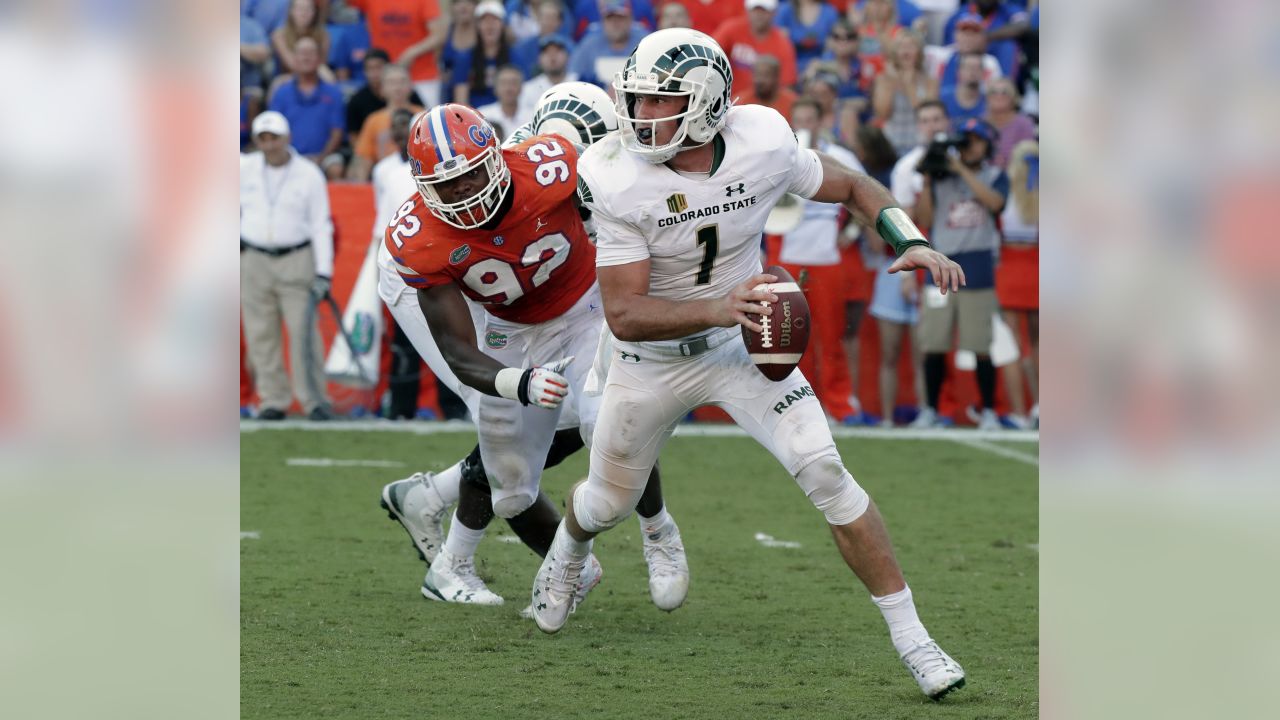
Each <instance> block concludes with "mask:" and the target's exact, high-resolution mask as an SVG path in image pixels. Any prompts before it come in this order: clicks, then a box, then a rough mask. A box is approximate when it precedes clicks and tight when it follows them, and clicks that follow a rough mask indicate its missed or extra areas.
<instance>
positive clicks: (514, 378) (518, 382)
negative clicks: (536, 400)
mask: <svg viewBox="0 0 1280 720" xmlns="http://www.w3.org/2000/svg"><path fill="white" fill-rule="evenodd" d="M532 370H533V368H530V369H529V370H522V369H520V368H502V369H501V370H499V371H498V375H497V377H495V378H494V379H493V387H494V389H495V390H497V391H498V395H500V396H502V397H504V398H506V399H508V400H516V401H518V402H519V403H521V404H522V405H528V404H529V393H528V391H527V390H525V387H526V386H527V385H528V383H526V382H525V381H524V380H525V373H528V372H531V371H532Z"/></svg>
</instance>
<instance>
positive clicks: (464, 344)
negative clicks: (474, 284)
mask: <svg viewBox="0 0 1280 720" xmlns="http://www.w3.org/2000/svg"><path fill="white" fill-rule="evenodd" d="M418 305H419V306H420V307H421V308H422V314H423V316H425V317H426V318H427V327H428V328H430V329H431V336H432V337H433V338H434V339H435V341H436V347H438V348H440V355H441V356H442V357H443V358H444V361H445V362H446V363H448V364H449V369H450V370H452V371H453V374H454V375H456V376H458V380H459V381H460V382H462V384H463V385H467V386H469V387H473V388H475V389H476V390H479V391H480V392H482V393H484V394H486V395H493V396H495V397H504V398H508V399H510V400H517V401H519V402H521V403H522V404H525V405H537V406H539V407H544V408H554V407H555V406H557V405H559V404H560V403H561V402H562V401H563V400H564V398H565V396H566V395H568V394H569V381H568V380H567V379H565V377H564V375H562V374H561V373H562V372H563V370H564V368H565V366H566V365H568V364H569V362H570V361H572V360H573V358H571V357H570V358H566V359H564V360H561V361H559V362H557V363H554V364H553V365H551V366H549V367H531V368H524V369H521V368H509V367H507V366H506V365H503V364H502V363H500V362H498V361H497V360H494V359H493V358H491V357H489V356H488V355H485V354H484V353H483V352H481V351H480V348H478V347H476V334H475V328H473V327H472V326H471V311H470V309H468V308H467V301H466V300H465V299H464V298H463V297H462V292H461V291H460V290H458V288H457V287H455V286H453V285H437V286H435V287H431V288H427V289H425V290H418Z"/></svg>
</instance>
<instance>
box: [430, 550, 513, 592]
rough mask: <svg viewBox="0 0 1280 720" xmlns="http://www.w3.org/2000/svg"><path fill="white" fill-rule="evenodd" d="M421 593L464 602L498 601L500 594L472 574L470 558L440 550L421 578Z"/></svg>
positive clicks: (472, 560) (472, 561)
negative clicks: (425, 574) (424, 575)
mask: <svg viewBox="0 0 1280 720" xmlns="http://www.w3.org/2000/svg"><path fill="white" fill-rule="evenodd" d="M422 596H423V597H425V598H427V599H428V600H443V601H445V602H452V603H465V604H468V605H501V604H502V603H503V600H502V596H501V595H498V594H496V593H494V592H492V591H491V590H489V588H488V587H486V586H485V584H484V581H483V580H481V579H480V576H479V575H477V574H476V565H475V559H474V558H461V557H457V556H456V555H454V554H453V553H451V552H449V551H448V550H441V551H440V554H439V555H437V556H436V559H435V560H434V561H433V562H432V563H431V569H429V570H427V576H426V577H425V578H423V580H422Z"/></svg>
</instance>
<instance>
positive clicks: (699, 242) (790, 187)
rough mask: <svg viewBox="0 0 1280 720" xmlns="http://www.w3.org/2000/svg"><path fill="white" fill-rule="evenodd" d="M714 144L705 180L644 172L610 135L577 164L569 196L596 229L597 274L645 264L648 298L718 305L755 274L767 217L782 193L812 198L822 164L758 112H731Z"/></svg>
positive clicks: (784, 127) (753, 108) (781, 125)
mask: <svg viewBox="0 0 1280 720" xmlns="http://www.w3.org/2000/svg"><path fill="white" fill-rule="evenodd" d="M719 137H720V138H721V139H722V140H723V145H722V146H721V147H722V148H723V156H722V157H720V158H719V163H718V164H715V163H713V165H712V172H711V175H710V176H705V175H682V174H680V173H677V172H676V171H674V170H672V169H671V168H669V167H667V166H666V165H653V164H651V163H649V162H648V161H646V160H644V159H643V158H641V157H639V156H636V155H634V154H632V153H629V152H627V151H626V150H625V149H624V148H623V146H622V143H621V140H620V136H619V134H618V133H616V132H615V133H611V134H610V135H609V136H608V137H606V138H605V139H604V140H601V141H600V142H598V143H596V144H595V145H593V146H591V147H590V148H589V149H588V150H587V151H586V153H585V154H583V155H582V157H581V158H580V159H579V161H578V173H579V178H580V179H581V180H582V181H583V183H584V184H585V187H583V185H582V184H580V185H579V194H580V195H581V197H582V199H583V202H585V203H586V204H587V206H588V207H589V208H590V209H591V211H592V213H593V217H594V218H595V220H596V223H597V228H598V235H597V239H596V265H597V266H598V267H608V266H611V265H624V264H626V263H632V262H637V261H640V260H645V259H648V260H650V262H651V266H650V276H649V294H650V295H653V296H655V297H665V298H671V299H673V300H690V299H695V298H713V297H719V296H722V295H724V294H725V293H727V292H728V291H729V290H730V289H732V288H733V287H734V286H735V285H738V284H740V283H742V282H744V281H746V280H747V279H749V278H750V277H751V276H752V275H754V274H756V273H758V272H760V237H761V235H760V234H761V232H762V231H763V229H764V222H765V218H766V217H767V216H768V215H769V211H770V210H772V209H773V206H774V204H775V203H777V202H778V200H779V198H781V197H782V195H783V194H784V193H787V192H791V193H795V194H796V195H799V196H801V197H804V198H810V197H813V195H814V193H816V192H817V191H818V188H819V186H821V184H822V164H821V161H820V160H819V159H818V156H817V154H815V153H814V152H813V151H812V150H801V149H800V147H799V146H798V145H797V144H796V138H795V135H794V134H793V133H792V131H791V127H790V126H789V125H788V124H787V121H786V120H785V119H783V117H782V116H781V115H780V114H778V112H777V111H776V110H774V109H772V108H768V107H764V106H762V105H744V106H742V107H735V108H731V109H730V110H729V113H728V115H727V118H726V121H725V126H724V128H723V129H722V130H721V131H720V135H719Z"/></svg>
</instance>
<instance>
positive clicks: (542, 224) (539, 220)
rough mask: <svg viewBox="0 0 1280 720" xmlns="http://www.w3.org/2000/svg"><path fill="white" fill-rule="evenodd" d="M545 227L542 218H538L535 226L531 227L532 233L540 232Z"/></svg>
mask: <svg viewBox="0 0 1280 720" xmlns="http://www.w3.org/2000/svg"><path fill="white" fill-rule="evenodd" d="M546 226H547V224H546V223H544V222H542V218H538V224H536V225H534V226H533V231H534V232H538V231H539V230H541V229H542V228H544V227H546Z"/></svg>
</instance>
